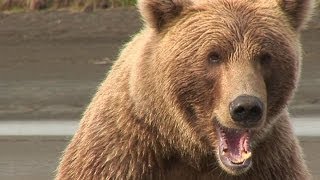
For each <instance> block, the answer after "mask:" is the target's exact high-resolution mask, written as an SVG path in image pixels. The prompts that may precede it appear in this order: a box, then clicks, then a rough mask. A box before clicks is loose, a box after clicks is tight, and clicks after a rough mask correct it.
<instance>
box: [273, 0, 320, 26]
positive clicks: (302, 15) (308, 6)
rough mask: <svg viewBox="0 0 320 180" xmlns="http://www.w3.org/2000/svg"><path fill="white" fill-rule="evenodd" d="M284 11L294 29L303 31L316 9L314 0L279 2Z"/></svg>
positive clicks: (284, 0)
mask: <svg viewBox="0 0 320 180" xmlns="http://www.w3.org/2000/svg"><path fill="white" fill-rule="evenodd" d="M278 1H279V2H280V5H281V7H282V9H283V10H284V11H285V12H286V13H287V15H288V16H289V19H290V20H291V23H292V25H293V27H294V28H295V29H297V30H300V29H302V28H303V27H304V26H305V24H307V22H308V21H309V20H310V17H311V15H312V12H313V9H314V7H315V1H314V0H278Z"/></svg>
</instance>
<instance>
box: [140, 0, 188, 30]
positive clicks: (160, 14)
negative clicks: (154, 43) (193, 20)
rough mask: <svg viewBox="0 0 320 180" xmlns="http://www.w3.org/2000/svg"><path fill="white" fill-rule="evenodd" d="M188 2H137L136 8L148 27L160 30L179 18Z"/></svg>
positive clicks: (159, 0) (149, 0)
mask: <svg viewBox="0 0 320 180" xmlns="http://www.w3.org/2000/svg"><path fill="white" fill-rule="evenodd" d="M189 4H191V2H190V1H189V0H138V8H139V10H140V13H141V15H142V17H143V19H144V21H145V22H146V23H147V24H148V26H149V27H151V28H155V29H157V30H158V31H159V30H161V28H162V27H163V25H165V24H166V23H168V22H170V21H171V20H172V19H174V18H175V17H177V16H179V14H180V13H181V12H182V10H183V8H184V7H186V6H188V5H189Z"/></svg>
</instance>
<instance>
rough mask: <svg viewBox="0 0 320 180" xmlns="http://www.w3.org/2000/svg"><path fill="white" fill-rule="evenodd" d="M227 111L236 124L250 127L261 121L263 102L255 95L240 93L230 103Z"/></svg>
mask: <svg viewBox="0 0 320 180" xmlns="http://www.w3.org/2000/svg"><path fill="white" fill-rule="evenodd" d="M229 111H230V115H231V118H232V120H233V121H234V122H235V123H236V124H238V125H240V126H242V127H245V128H251V127H255V126H257V125H258V124H260V122H261V121H262V117H263V113H264V112H263V111H264V104H263V103H262V101H261V100H260V99H259V98H257V97H255V96H249V95H241V96H238V97H237V98H235V100H233V101H232V102H231V103H230V105H229Z"/></svg>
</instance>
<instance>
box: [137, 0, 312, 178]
mask: <svg viewBox="0 0 320 180" xmlns="http://www.w3.org/2000/svg"><path fill="white" fill-rule="evenodd" d="M139 7H140V11H141V14H142V15H143V17H144V18H145V21H146V23H147V26H148V28H150V29H151V31H152V39H151V41H152V43H150V45H149V47H148V48H146V49H147V50H146V51H148V52H147V53H146V54H148V59H151V60H150V61H149V62H148V63H149V64H148V68H144V69H147V70H148V72H149V74H152V75H153V77H149V78H151V79H152V80H150V81H149V82H156V83H157V84H156V85H154V86H155V87H154V88H155V89H157V91H156V92H157V93H158V94H157V96H158V97H162V98H161V99H164V100H166V101H165V102H162V103H161V104H164V105H163V106H166V107H167V112H168V113H169V114H170V116H171V117H172V121H176V122H170V123H171V124H175V125H173V126H176V127H180V128H181V127H184V128H181V130H177V131H179V132H180V133H181V137H180V138H181V139H183V140H182V141H184V143H181V144H184V145H185V146H187V145H186V142H187V144H189V145H190V146H188V147H190V148H189V149H188V148H185V147H181V149H184V150H185V151H188V150H189V151H190V152H195V150H192V148H191V147H193V146H194V147H197V146H201V149H204V150H203V151H205V152H206V153H210V152H212V153H214V154H215V155H216V159H217V161H218V162H219V164H220V166H221V167H222V168H223V169H224V170H225V171H227V172H228V173H230V174H234V175H239V174H241V173H244V172H246V171H247V170H248V169H250V167H251V166H252V162H251V161H252V154H254V148H255V146H256V145H257V144H258V143H259V141H261V140H262V139H263V138H264V137H265V136H266V135H267V133H268V131H269V130H270V127H271V126H272V125H273V124H274V123H275V122H274V121H276V119H277V118H276V117H277V116H278V115H279V114H280V113H281V112H282V111H283V110H284V109H285V108H286V107H287V103H288V101H289V100H290V98H291V96H292V94H293V91H294V89H295V87H296V84H297V81H298V78H299V71H300V59H301V58H300V56H301V55H300V42H299V39H298V38H299V31H300V29H301V28H302V27H303V25H304V24H305V22H306V20H307V18H308V14H309V10H310V8H311V7H312V1H310V0H307V1H285V0H273V1H266V0H257V1H247V0H237V1H235V0H200V1H183V0H164V1H156V0H150V1H143V0H141V1H139ZM171 107H176V108H171ZM155 108H157V107H155ZM158 108H159V109H163V107H158ZM176 119H182V120H183V121H182V122H181V121H180V120H176ZM165 123H169V122H165ZM177 123H179V124H183V125H176V124H177ZM171 126H172V125H171ZM182 131H184V132H182ZM167 134H170V133H167ZM168 138H170V137H168ZM177 146H179V145H177ZM177 149H179V147H178V148H177ZM194 156H195V155H194Z"/></svg>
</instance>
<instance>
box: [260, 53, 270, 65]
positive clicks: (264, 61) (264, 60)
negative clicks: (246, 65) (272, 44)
mask: <svg viewBox="0 0 320 180" xmlns="http://www.w3.org/2000/svg"><path fill="white" fill-rule="evenodd" d="M271 60H272V56H271V54H269V53H263V54H261V55H260V57H259V61H260V64H261V65H267V64H270V62H271Z"/></svg>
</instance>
